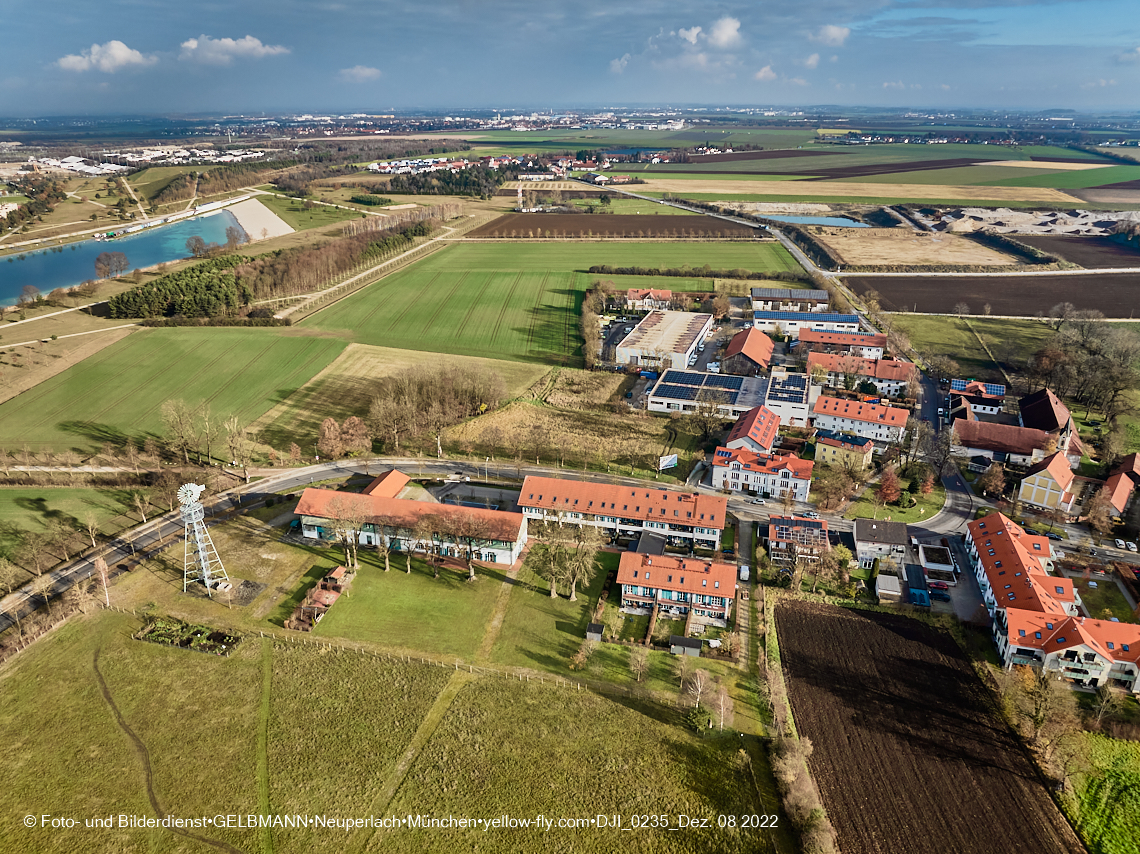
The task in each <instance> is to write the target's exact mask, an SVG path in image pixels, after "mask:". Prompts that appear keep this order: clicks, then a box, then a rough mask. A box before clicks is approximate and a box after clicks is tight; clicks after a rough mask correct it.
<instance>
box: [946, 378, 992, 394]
mask: <svg viewBox="0 0 1140 854" xmlns="http://www.w3.org/2000/svg"><path fill="white" fill-rule="evenodd" d="M970 382H971V381H970V380H950V390H951V391H965V390H966V386H968V385H969V384H970ZM982 385H983V386H985V388H986V394H993V395H997V396H998V397H1004V396H1005V386H1004V385H1001V384H1000V383H982Z"/></svg>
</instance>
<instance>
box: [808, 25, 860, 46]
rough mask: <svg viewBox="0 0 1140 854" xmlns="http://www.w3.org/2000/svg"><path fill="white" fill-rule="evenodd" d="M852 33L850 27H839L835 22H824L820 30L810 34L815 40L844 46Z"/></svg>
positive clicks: (829, 44)
mask: <svg viewBox="0 0 1140 854" xmlns="http://www.w3.org/2000/svg"><path fill="white" fill-rule="evenodd" d="M849 35H851V30H850V28H848V27H837V26H836V25H835V24H824V25H823V26H822V27H820V28H819V32H818V33H815V34H814V35H811V36H808V38H810V39H811V40H812V41H813V42H821V43H822V44H825V45H828V46H830V47H843V43H844V42H845V41H847V37H848V36H849Z"/></svg>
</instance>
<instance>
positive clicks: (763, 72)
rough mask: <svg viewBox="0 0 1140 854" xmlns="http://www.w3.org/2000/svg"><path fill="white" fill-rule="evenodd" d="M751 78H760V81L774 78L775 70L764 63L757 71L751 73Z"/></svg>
mask: <svg viewBox="0 0 1140 854" xmlns="http://www.w3.org/2000/svg"><path fill="white" fill-rule="evenodd" d="M752 79H753V80H760V81H762V82H767V81H769V80H775V79H776V72H775V71H773V70H772V66H770V65H765V66H764V67H763V68H761V69H760V70H759V71H757V72H756V73H755V74H754V75H752Z"/></svg>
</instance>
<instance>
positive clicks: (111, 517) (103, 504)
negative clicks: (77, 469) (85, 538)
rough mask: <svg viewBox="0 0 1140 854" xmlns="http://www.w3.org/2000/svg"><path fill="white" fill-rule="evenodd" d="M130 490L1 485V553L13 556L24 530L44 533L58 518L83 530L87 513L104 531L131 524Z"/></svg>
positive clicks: (133, 519) (135, 517) (135, 520)
mask: <svg viewBox="0 0 1140 854" xmlns="http://www.w3.org/2000/svg"><path fill="white" fill-rule="evenodd" d="M133 492H134V490H128V489H93V488H89V487H75V486H11V487H4V488H2V489H0V556H3V557H5V558H7V559H8V560H14V559H15V552H16V550H17V549H18V548H19V544H20V541H21V538H22V535H23V532H25V531H35V532H38V533H44V532H46V531H47V530H48V526H49V525H52V524H55V523H58V522H62V523H64V524H66V525H68V526H70V527H72V528H75V529H76V530H78V531H83V530H85V521H86V519H87V517H88V516H89V515H90V516H91V517H93V518H94V520H95V522H96V523H97V524H98V526H99V530H100V532H101V533H103V534H115V533H118V532H119V531H121V530H122V529H123V528H129V527H133V526H134V525H136V524H138V522H139V518H138V513H137V512H136V511H135V506H134V497H133ZM88 545H90V543H89V542H88Z"/></svg>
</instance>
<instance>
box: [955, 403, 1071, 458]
mask: <svg viewBox="0 0 1140 854" xmlns="http://www.w3.org/2000/svg"><path fill="white" fill-rule="evenodd" d="M953 430H954V445H953V452H954V454H955V455H956V456H963V457H968V458H969V459H970V461H971V463H970V467H971V468H972V469H976V470H981V471H984V470H985V469H986V468H987V467H988V466H989V464H990V463H992V462H998V463H1009V464H1011V465H1016V466H1030V465H1033V464H1034V463H1036V462H1039V461H1040V460H1043V459H1045V456H1046V455H1047V454H1048V452H1049V449H1050V448H1053V447H1054V439H1053V437H1051V436H1050V435H1049V434H1048V433H1046V432H1045V431H1043V430H1033V429H1030V428H1028V427H1019V426H1018V425H1016V424H1000V423H996V422H992V421H978V420H976V419H975V418H972V417H969V416H967V417H963V418H959V419H958V420H956V421H955V422H954V424H953ZM975 458H977V459H975Z"/></svg>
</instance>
